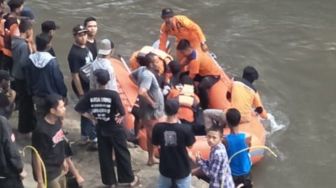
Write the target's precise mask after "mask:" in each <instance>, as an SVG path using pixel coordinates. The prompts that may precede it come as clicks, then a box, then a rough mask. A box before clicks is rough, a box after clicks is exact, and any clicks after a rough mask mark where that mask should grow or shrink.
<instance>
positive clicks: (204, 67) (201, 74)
mask: <svg viewBox="0 0 336 188" xmlns="http://www.w3.org/2000/svg"><path fill="white" fill-rule="evenodd" d="M177 50H178V51H179V52H180V53H181V54H182V56H183V59H182V60H181V61H180V65H181V71H188V72H189V77H190V78H192V79H193V80H194V82H195V84H196V86H197V87H198V95H199V97H200V100H201V106H202V108H203V109H206V108H207V107H208V103H209V102H208V100H209V99H208V90H209V89H210V88H211V87H212V86H213V85H214V84H215V83H217V82H218V81H219V80H220V79H221V78H222V77H224V76H226V75H225V74H224V73H223V71H222V70H221V68H220V67H219V66H218V65H217V64H216V62H214V60H213V59H212V58H211V57H210V55H209V54H208V53H203V52H200V51H198V50H196V49H195V48H193V47H192V46H191V44H190V42H189V41H188V40H186V39H182V40H181V41H180V42H179V43H178V45H177Z"/></svg>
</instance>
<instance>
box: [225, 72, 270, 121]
mask: <svg viewBox="0 0 336 188" xmlns="http://www.w3.org/2000/svg"><path fill="white" fill-rule="evenodd" d="M258 78H259V74H258V71H257V70H256V69H255V68H254V67H252V66H247V67H245V68H244V71H243V76H242V78H241V79H235V80H234V82H233V84H232V89H231V96H230V98H231V104H232V107H234V108H236V109H238V111H239V112H240V114H241V121H240V122H241V123H244V122H249V121H250V119H251V117H252V115H253V114H255V113H257V114H258V115H260V117H262V118H264V119H267V118H268V117H267V111H266V110H265V108H264V106H263V105H262V102H261V99H260V95H259V92H258V91H257V89H256V87H255V86H254V85H253V82H254V81H255V80H257V79H258Z"/></svg>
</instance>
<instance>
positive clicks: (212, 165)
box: [197, 143, 235, 188]
mask: <svg viewBox="0 0 336 188" xmlns="http://www.w3.org/2000/svg"><path fill="white" fill-rule="evenodd" d="M197 162H198V164H199V165H200V167H201V169H202V171H203V172H204V173H205V174H206V175H207V176H208V177H209V178H210V183H209V188H220V187H221V183H222V179H223V180H224V188H234V187H235V185H234V182H233V179H232V175H231V170H230V166H229V162H228V156H227V154H226V149H225V146H224V145H223V144H222V143H220V144H218V145H216V146H214V147H212V148H211V151H210V157H209V160H203V159H201V160H199V161H197ZM223 174H224V178H223Z"/></svg>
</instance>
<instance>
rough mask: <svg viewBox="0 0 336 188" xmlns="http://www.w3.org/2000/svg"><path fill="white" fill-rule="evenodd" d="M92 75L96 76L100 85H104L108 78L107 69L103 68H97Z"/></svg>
mask: <svg viewBox="0 0 336 188" xmlns="http://www.w3.org/2000/svg"><path fill="white" fill-rule="evenodd" d="M93 75H94V76H95V77H96V79H97V82H98V83H99V84H100V85H106V84H107V82H108V81H109V80H110V74H109V72H108V71H107V70H104V69H97V70H95V71H93Z"/></svg>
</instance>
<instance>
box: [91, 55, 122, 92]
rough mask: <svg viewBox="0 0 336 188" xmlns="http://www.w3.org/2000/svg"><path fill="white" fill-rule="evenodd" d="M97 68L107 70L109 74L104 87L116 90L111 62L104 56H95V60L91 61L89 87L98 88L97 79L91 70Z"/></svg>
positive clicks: (115, 80)
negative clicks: (108, 79)
mask: <svg viewBox="0 0 336 188" xmlns="http://www.w3.org/2000/svg"><path fill="white" fill-rule="evenodd" d="M97 69H104V70H107V71H108V72H109V74H110V81H109V82H108V83H107V86H106V89H109V90H114V91H116V92H118V86H117V79H116V75H115V72H114V68H113V66H112V64H111V62H110V61H109V60H108V59H106V58H99V57H97V58H96V60H95V61H94V62H93V63H92V66H91V73H90V88H91V89H97V88H98V84H97V80H96V78H95V76H94V75H93V72H94V71H95V70H97Z"/></svg>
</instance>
